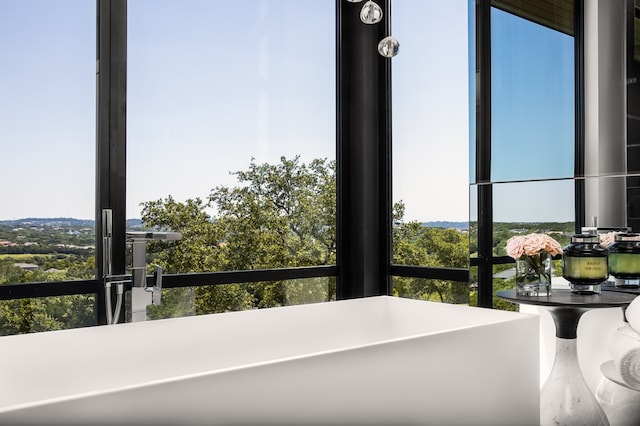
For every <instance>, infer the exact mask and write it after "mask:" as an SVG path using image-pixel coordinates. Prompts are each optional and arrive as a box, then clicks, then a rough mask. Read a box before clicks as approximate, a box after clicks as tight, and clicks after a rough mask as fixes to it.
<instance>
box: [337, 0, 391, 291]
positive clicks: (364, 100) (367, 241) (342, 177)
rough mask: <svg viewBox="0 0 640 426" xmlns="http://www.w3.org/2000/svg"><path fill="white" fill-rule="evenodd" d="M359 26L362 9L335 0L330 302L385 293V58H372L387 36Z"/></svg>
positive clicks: (383, 1) (386, 15) (383, 0)
mask: <svg viewBox="0 0 640 426" xmlns="http://www.w3.org/2000/svg"><path fill="white" fill-rule="evenodd" d="M376 3H378V5H380V7H381V8H382V11H383V18H382V21H381V22H379V23H377V24H371V25H369V24H365V23H363V22H362V21H361V20H360V10H361V9H362V6H363V3H351V2H348V1H345V0H336V22H337V34H336V35H337V37H336V38H337V40H336V42H337V57H336V62H337V63H336V66H337V84H336V90H337V93H336V97H337V105H336V107H337V108H336V113H337V150H338V151H337V192H338V218H337V233H338V247H337V248H338V259H337V263H338V285H337V297H338V299H348V298H356V297H366V296H375V295H382V294H389V293H390V276H389V266H390V258H391V256H390V250H391V236H390V235H391V195H390V192H391V189H390V188H391V186H390V182H391V177H390V176H391V126H390V120H391V119H390V115H391V111H390V99H391V97H390V91H391V84H390V81H391V59H389V58H385V57H383V56H381V55H380V54H379V53H378V42H379V41H380V40H382V39H383V38H384V37H386V36H388V35H390V9H391V8H390V6H389V1H388V0H376Z"/></svg>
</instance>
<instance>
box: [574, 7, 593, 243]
mask: <svg viewBox="0 0 640 426" xmlns="http://www.w3.org/2000/svg"><path fill="white" fill-rule="evenodd" d="M573 40H574V41H573V45H574V58H575V59H574V61H575V64H574V67H575V88H574V90H575V109H576V112H575V115H576V118H575V120H576V122H575V148H574V149H575V155H574V157H575V160H574V177H575V178H576V179H574V180H573V181H574V188H575V189H574V192H575V194H574V203H575V232H576V233H579V232H580V231H581V229H582V227H583V226H586V225H587V224H586V223H585V221H586V217H585V216H586V214H585V181H584V162H585V161H584V160H585V158H584V157H585V145H584V132H585V112H584V0H575V1H574V3H573ZM589 225H590V224H589Z"/></svg>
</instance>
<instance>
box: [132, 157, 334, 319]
mask: <svg viewBox="0 0 640 426" xmlns="http://www.w3.org/2000/svg"><path fill="white" fill-rule="evenodd" d="M234 175H235V176H236V178H237V180H238V185H237V186H235V187H226V186H219V187H216V188H214V189H213V190H212V191H211V193H210V194H209V197H208V202H207V203H204V202H203V201H202V200H201V199H198V198H196V199H190V200H187V201H185V202H184V203H181V202H177V201H175V200H174V199H173V198H172V197H170V196H169V197H167V198H165V199H164V200H157V201H151V202H147V203H144V204H143V210H142V220H143V222H144V223H145V225H146V226H148V227H150V228H152V229H163V230H169V229H170V230H174V231H179V232H181V233H182V235H183V238H182V239H181V240H180V241H177V242H175V243H172V244H169V245H168V244H163V243H160V242H158V243H155V244H150V245H149V253H150V254H151V255H152V256H153V257H154V262H157V263H159V264H160V265H162V266H163V268H164V269H165V270H166V271H167V272H211V271H228V270H252V269H267V268H284V267H299V266H315V265H327V264H332V263H335V250H336V224H335V218H336V202H335V196H336V184H335V161H327V160H326V159H316V160H313V161H311V162H310V163H309V164H305V163H302V162H301V161H300V159H299V157H295V158H294V159H287V158H285V157H282V158H281V159H280V162H279V163H278V164H275V165H273V164H268V163H263V164H257V163H256V162H255V161H254V160H252V161H251V163H250V165H249V168H248V169H247V170H246V171H240V172H235V173H234ZM208 210H211V211H213V213H212V214H209V213H208V212H207V211H208ZM327 281H328V284H327V283H326V282H327ZM323 282H325V284H324V290H323V291H320V292H319V291H318V288H319V286H320V287H322V286H323V284H319V283H318V280H304V281H299V280H296V281H295V282H286V283H283V282H269V283H249V284H245V285H241V284H229V285H224V286H207V287H198V288H196V289H195V302H194V303H195V312H196V313H198V314H203V313H210V312H221V311H227V310H240V309H247V308H253V307H272V306H281V305H286V304H289V303H292V302H293V301H295V303H299V302H305V301H318V300H331V299H332V298H335V282H334V280H323ZM194 284H197V283H194ZM307 287H311V288H313V290H309V289H306V290H305V288H307ZM175 296H176V303H177V301H178V300H181V298H183V297H184V296H185V295H184V294H182V295H180V293H179V292H175ZM314 298H317V299H314ZM168 304H169V301H168V300H167V305H168ZM153 310H154V311H155V312H156V313H157V314H158V315H160V316H162V315H164V316H167V315H172V314H171V312H169V310H170V308H168V307H167V308H166V311H165V312H161V311H162V308H161V307H158V309H156V307H154V309H153Z"/></svg>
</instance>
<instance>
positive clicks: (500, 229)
mask: <svg viewBox="0 0 640 426" xmlns="http://www.w3.org/2000/svg"><path fill="white" fill-rule="evenodd" d="M574 189H575V186H574V182H573V180H572V179H566V180H557V181H539V182H519V183H501V184H494V186H493V254H494V256H506V255H507V252H506V249H505V247H506V243H507V240H508V239H509V238H511V237H512V236H513V235H519V234H529V233H532V232H536V233H546V234H549V235H551V236H552V237H553V238H554V239H556V240H557V241H558V242H559V243H560V245H561V246H562V247H564V246H566V245H567V244H568V243H569V240H570V237H571V235H572V234H573V233H574V231H575V219H574V217H575V213H574V211H575V206H574V192H575V191H574Z"/></svg>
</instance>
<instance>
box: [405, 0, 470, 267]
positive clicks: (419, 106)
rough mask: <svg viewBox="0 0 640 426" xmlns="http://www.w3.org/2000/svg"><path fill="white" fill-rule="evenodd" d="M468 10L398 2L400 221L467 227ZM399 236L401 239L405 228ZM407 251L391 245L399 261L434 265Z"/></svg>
mask: <svg viewBox="0 0 640 426" xmlns="http://www.w3.org/2000/svg"><path fill="white" fill-rule="evenodd" d="M417 10H419V11H420V13H416V11H417ZM467 10H468V0H455V1H446V2H445V1H441V2H424V1H423V0H396V1H394V2H393V35H394V37H396V38H397V39H398V41H399V42H400V45H401V47H400V53H399V55H398V56H397V57H395V58H394V59H393V73H392V78H393V82H392V84H393V100H392V104H393V108H392V110H393V201H394V203H396V209H395V211H394V216H395V220H396V225H400V224H404V225H409V224H411V226H413V225H414V224H415V225H416V226H418V225H419V226H422V225H424V227H425V228H431V227H433V228H440V227H441V228H452V229H457V230H458V231H459V232H466V230H467V228H468V213H469V204H468V203H469V195H468V190H469V188H468V181H467V176H468V175H469V174H468V165H469V156H468V152H469V145H468V140H469V99H468V98H469V92H468V64H469V60H468V27H467V22H468V16H467ZM416 232H422V231H419V229H416ZM395 237H396V240H395V243H396V244H402V242H401V241H399V240H398V239H397V237H401V238H404V235H403V234H402V232H400V233H397V235H396V236H395ZM465 238H466V237H465ZM405 242H407V243H410V242H409V241H405ZM465 250H466V249H465ZM423 254H424V253H423ZM425 255H426V254H425ZM406 256H409V255H408V253H407V251H406V250H403V249H402V248H398V247H396V248H394V255H393V262H394V263H398V264H405V265H430V264H432V263H431V262H429V261H428V260H427V259H426V258H419V256H418V257H411V256H409V257H406ZM439 266H457V265H452V264H441V265H439Z"/></svg>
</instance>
